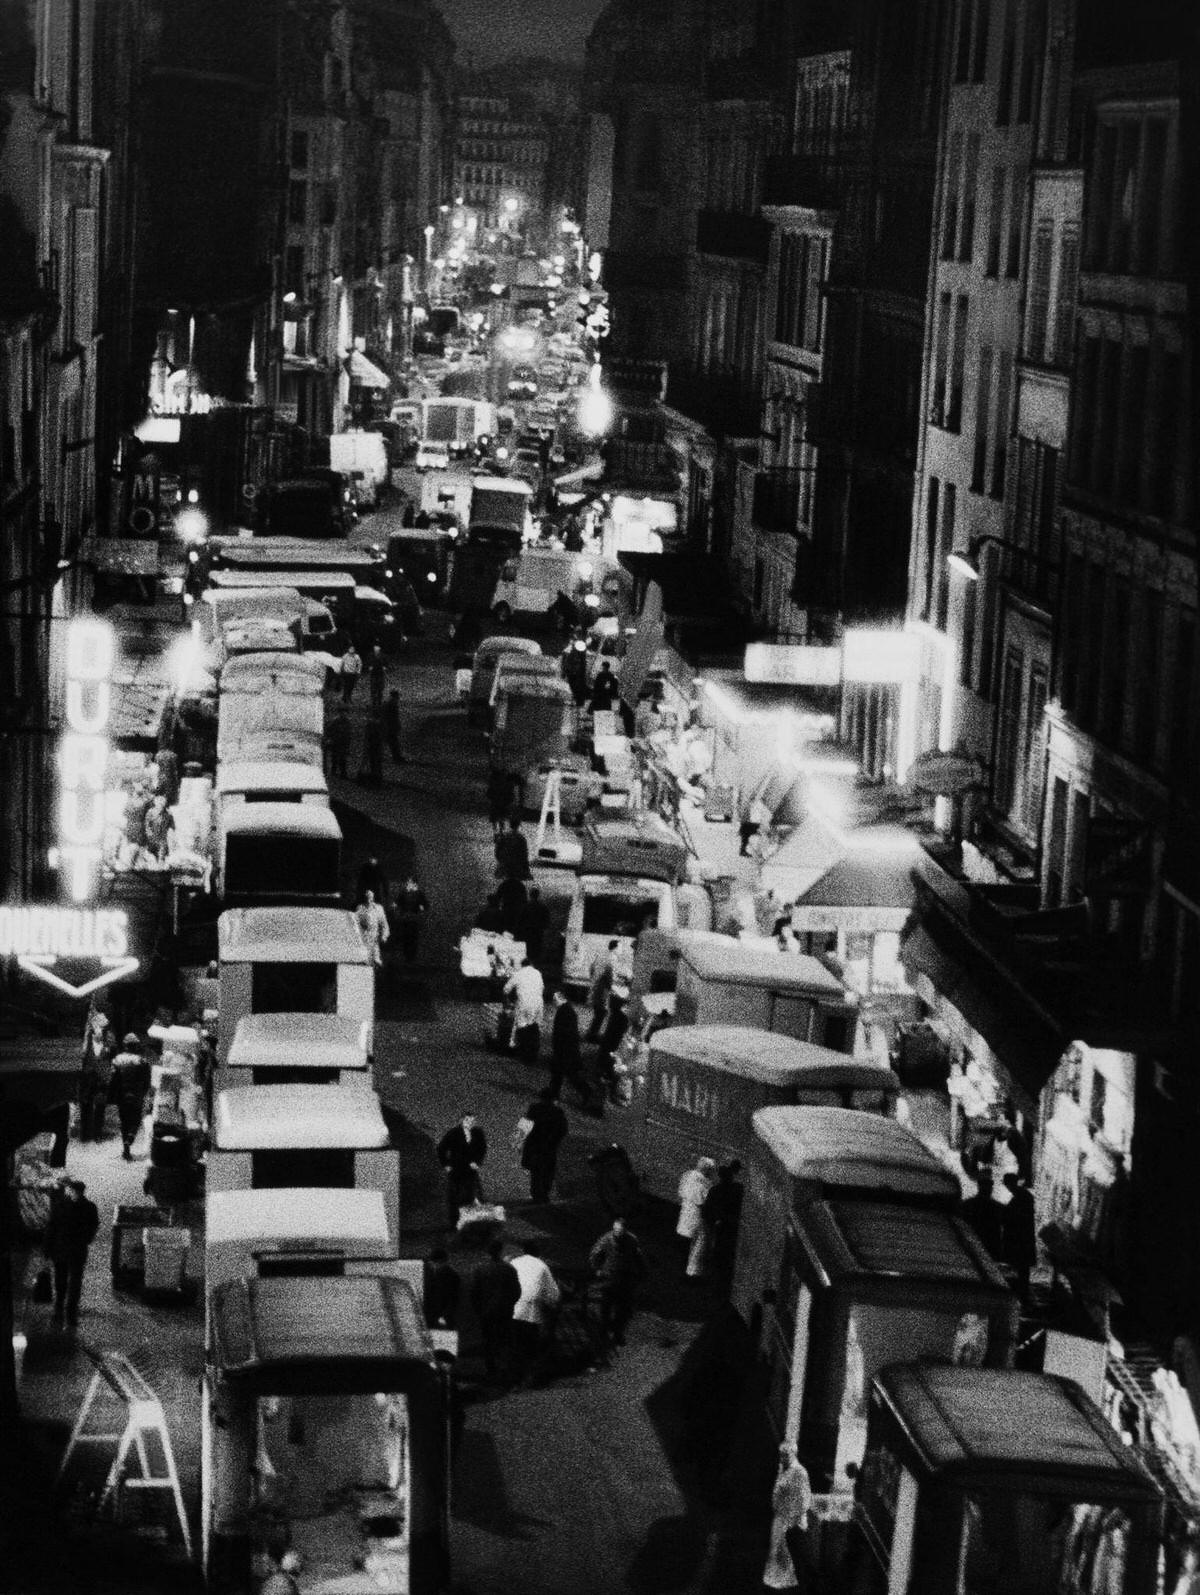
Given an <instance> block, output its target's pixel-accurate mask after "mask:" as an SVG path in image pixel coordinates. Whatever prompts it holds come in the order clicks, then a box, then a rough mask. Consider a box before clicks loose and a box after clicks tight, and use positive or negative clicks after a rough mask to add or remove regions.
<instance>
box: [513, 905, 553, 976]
mask: <svg viewBox="0 0 1200 1595" xmlns="http://www.w3.org/2000/svg"><path fill="white" fill-rule="evenodd" d="M549 926H550V910H549V909H548V908H547V907H546V905H545V903H543V902H542V894H541V892H539V891H538V889H537V887H536V886H531V887H530V888H529V895H528V896H527V898H526V899H525V906H524V907H523V908H522V909H521V911H520V912H519V913H518V915H517V925H516V929H515V931H514V932H513V934H514V936H515V937H516V939H517V940H518V941H523V942H524V943H525V956H526V957H527V958H528V959H529V962H530V963H531V964H533V965H534V967H535V968H537V969H540V968H541V967H542V948H543V944H544V942H545V940H546V931H547V930H548V929H549Z"/></svg>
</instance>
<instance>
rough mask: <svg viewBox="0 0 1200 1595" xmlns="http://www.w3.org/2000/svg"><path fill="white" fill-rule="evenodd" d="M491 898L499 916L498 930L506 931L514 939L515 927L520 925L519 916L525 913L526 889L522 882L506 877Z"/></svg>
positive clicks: (527, 894)
mask: <svg viewBox="0 0 1200 1595" xmlns="http://www.w3.org/2000/svg"><path fill="white" fill-rule="evenodd" d="M492 897H493V898H494V899H495V903H496V908H497V911H498V913H499V915H500V929H501V930H506V931H507V932H508V934H509V935H510V936H512V937H514V938H515V937H516V934H517V926H518V925H519V924H520V923H521V915H522V914H523V913H524V912H525V904H526V903H527V902H528V900H529V889H528V887H527V886H526V885H525V882H524V881H519V880H516V879H515V878H514V877H512V876H506V877H505V879H504V880H502V881H501V882H500V884H499V886H497V888H496V890H495V891H494V892H493V893H492Z"/></svg>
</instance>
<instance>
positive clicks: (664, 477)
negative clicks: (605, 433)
mask: <svg viewBox="0 0 1200 1595" xmlns="http://www.w3.org/2000/svg"><path fill="white" fill-rule="evenodd" d="M602 455H603V459H604V474H603V476H602V478H601V480H602V481H603V482H605V483H608V484H610V485H613V486H619V487H625V488H637V489H639V490H641V491H642V492H656V493H662V494H668V495H669V494H673V493H677V492H678V491H679V467H678V465H677V464H676V462H675V454H674V452H673V450H672V449H671V448H670V446H669V445H668V444H666V443H639V442H632V441H630V440H629V439H628V438H609V439H608V441H607V442H606V443H605V444H604V447H603V450H602Z"/></svg>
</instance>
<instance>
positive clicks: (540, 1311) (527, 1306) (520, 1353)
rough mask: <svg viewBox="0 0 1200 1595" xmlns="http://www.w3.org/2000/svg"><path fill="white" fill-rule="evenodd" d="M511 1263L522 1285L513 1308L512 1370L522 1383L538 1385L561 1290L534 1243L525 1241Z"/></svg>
mask: <svg viewBox="0 0 1200 1595" xmlns="http://www.w3.org/2000/svg"><path fill="white" fill-rule="evenodd" d="M511 1261H512V1266H513V1268H515V1269H516V1271H517V1279H518V1280H519V1282H520V1285H521V1294H520V1296H519V1297H518V1298H517V1304H516V1306H515V1307H514V1308H513V1362H514V1364H515V1371H516V1374H517V1378H518V1380H519V1382H520V1383H521V1384H524V1385H533V1384H540V1383H541V1382H542V1381H543V1380H544V1379H545V1378H546V1376H547V1374H548V1372H549V1367H550V1356H551V1352H552V1349H553V1343H554V1322H555V1319H556V1318H557V1316H558V1309H559V1305H560V1303H561V1301H562V1291H561V1289H560V1288H559V1283H558V1281H557V1280H556V1279H555V1277H554V1275H553V1274H552V1273H551V1271H550V1267H549V1264H547V1263H546V1262H545V1261H544V1260H543V1258H542V1248H541V1246H540V1245H539V1243H538V1242H537V1241H526V1242H525V1244H524V1245H523V1246H522V1248H521V1250H520V1251H519V1252H518V1253H517V1255H516V1256H515V1257H514V1258H512V1260H511Z"/></svg>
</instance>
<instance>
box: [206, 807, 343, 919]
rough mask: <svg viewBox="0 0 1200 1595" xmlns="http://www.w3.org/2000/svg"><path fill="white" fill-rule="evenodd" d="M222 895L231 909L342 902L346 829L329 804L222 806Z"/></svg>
mask: <svg viewBox="0 0 1200 1595" xmlns="http://www.w3.org/2000/svg"><path fill="white" fill-rule="evenodd" d="M217 882H218V891H219V894H220V897H221V900H222V902H223V903H224V905H225V907H226V908H241V907H259V906H261V907H271V906H274V905H276V904H280V903H291V904H296V905H300V906H309V907H322V906H327V907H333V906H334V905H335V904H336V903H338V902H340V901H341V885H342V828H341V826H340V825H339V824H338V822H337V818H336V816H335V815H334V813H333V810H332V809H331V808H329V807H328V805H327V804H317V803H291V802H284V803H272V802H266V803H234V804H226V805H224V806H223V807H222V808H221V811H220V814H219V816H218V843H217Z"/></svg>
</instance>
